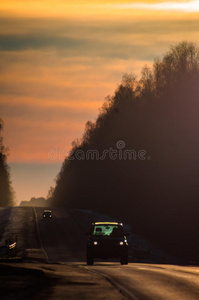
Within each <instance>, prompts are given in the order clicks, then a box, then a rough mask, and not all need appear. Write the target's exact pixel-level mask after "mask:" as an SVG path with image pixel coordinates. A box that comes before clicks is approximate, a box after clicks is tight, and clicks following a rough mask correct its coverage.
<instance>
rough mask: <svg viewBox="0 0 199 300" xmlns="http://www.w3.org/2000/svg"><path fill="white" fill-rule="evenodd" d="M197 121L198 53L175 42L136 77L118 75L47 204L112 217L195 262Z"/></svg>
mask: <svg viewBox="0 0 199 300" xmlns="http://www.w3.org/2000/svg"><path fill="white" fill-rule="evenodd" d="M198 115H199V49H198V47H197V46H196V45H195V44H194V43H188V42H181V43H179V44H177V45H176V46H171V47H170V49H169V51H168V52H167V53H166V54H164V56H163V58H162V59H155V60H154V63H153V66H152V67H151V68H148V67H147V66H144V68H143V69H142V72H141V76H140V78H137V77H136V76H134V75H133V74H125V75H124V76H123V78H122V81H121V83H120V84H119V85H118V86H117V88H116V90H115V93H114V95H112V96H108V97H107V98H106V99H105V102H104V104H103V106H102V107H101V109H100V111H99V115H98V117H97V119H96V121H94V122H92V121H88V122H87V123H86V126H85V131H84V134H83V136H82V138H81V139H80V140H75V141H74V142H73V143H72V147H71V152H70V155H69V156H68V157H67V158H66V159H65V161H64V162H63V165H62V168H61V170H60V173H59V174H58V176H57V178H56V187H55V189H54V191H53V193H52V204H53V205H55V206H66V207H74V208H83V209H92V210H95V211H98V212H103V213H107V214H110V215H112V216H115V217H118V219H123V221H125V222H127V223H130V224H131V225H132V230H133V231H134V232H135V233H138V234H142V235H143V236H145V237H146V238H149V239H151V240H153V241H155V242H157V243H159V244H160V245H161V246H163V247H164V248H165V249H167V250H168V251H170V252H171V253H175V254H177V255H179V256H182V257H186V258H188V259H196V258H197V257H198V253H199V245H198V243H197V240H198V231H199V222H198V215H199V184H198V183H199V167H198V165H199V121H198ZM105 150H106V152H104V151H105ZM88 151H91V152H90V153H92V155H93V156H92V157H90V158H89V157H86V155H85V154H88ZM92 151H93V152H92ZM96 151H97V152H96ZM110 151H112V154H114V159H113V157H110ZM125 151H126V152H125ZM96 153H98V154H99V155H98V157H97V158H96V157H95V156H94V155H96ZM104 153H106V156H105V157H104V156H103V154H104ZM124 153H126V156H124ZM139 154H141V158H140V157H139ZM100 158H101V159H100Z"/></svg>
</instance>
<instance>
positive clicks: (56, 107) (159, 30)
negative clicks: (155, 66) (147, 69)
mask: <svg viewBox="0 0 199 300" xmlns="http://www.w3.org/2000/svg"><path fill="white" fill-rule="evenodd" d="M183 40H184V41H185V40H186V41H192V42H194V43H196V44H197V45H199V0H195V1H150V0H148V1H141V0H136V1H125V2H121V1H119V0H118V1H116V0H109V1H103V0H101V1H97V0H92V1H91V0H90V1H67V0H58V1H48V0H38V1H32V0H24V1H20V0H18V1H9V0H4V1H2V0H0V52H1V53H0V54H1V56H0V57H1V58H0V69H1V72H0V117H1V118H2V119H3V120H4V123H5V127H4V131H3V136H4V144H5V145H6V146H8V147H9V149H10V155H9V157H8V163H9V165H10V167H11V176H12V182H13V187H14V189H15V192H16V199H17V203H19V202H20V201H22V200H29V199H30V197H32V196H35V197H39V196H44V197H45V196H46V195H47V192H48V189H49V188H50V186H51V185H54V182H53V179H54V178H55V176H56V174H57V173H58V171H59V169H60V166H61V163H62V161H63V159H64V156H65V155H66V154H67V152H68V151H69V150H70V147H71V143H72V141H73V140H74V139H76V138H80V137H81V135H82V133H83V131H84V125H85V123H86V121H88V120H95V118H96V117H97V115H98V111H99V108H100V107H101V105H102V103H103V101H104V99H105V97H106V96H107V95H108V94H112V93H113V92H114V90H115V88H116V86H117V84H118V83H119V82H120V80H121V78H122V75H123V74H124V73H126V72H127V73H135V74H137V75H138V76H139V74H140V71H141V68H142V67H143V66H144V65H146V64H147V65H148V66H151V65H152V62H153V60H154V58H156V57H161V55H162V54H163V53H165V52H166V51H167V50H168V49H169V46H170V45H175V44H176V43H178V42H180V41H183Z"/></svg>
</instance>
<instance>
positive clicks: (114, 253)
mask: <svg viewBox="0 0 199 300" xmlns="http://www.w3.org/2000/svg"><path fill="white" fill-rule="evenodd" d="M95 258H102V259H107V258H119V259H120V263H121V264H122V265H127V264H128V241H127V238H126V236H125V235H124V230H123V224H122V223H117V222H96V223H92V225H91V232H90V233H89V238H88V242H87V265H93V263H94V259H95Z"/></svg>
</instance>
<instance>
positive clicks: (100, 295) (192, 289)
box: [1, 208, 199, 300]
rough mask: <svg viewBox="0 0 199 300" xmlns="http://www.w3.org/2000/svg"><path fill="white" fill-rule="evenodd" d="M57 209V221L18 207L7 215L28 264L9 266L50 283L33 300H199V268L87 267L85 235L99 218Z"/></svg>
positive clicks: (102, 263)
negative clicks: (39, 275) (31, 272)
mask: <svg viewBox="0 0 199 300" xmlns="http://www.w3.org/2000/svg"><path fill="white" fill-rule="evenodd" d="M52 211H53V219H52V220H43V219H42V212H43V208H13V209H12V211H11V212H9V213H7V216H8V217H9V218H10V219H9V222H7V223H6V224H7V225H6V228H7V229H6V228H5V233H6V234H7V231H8V230H13V231H14V230H15V228H17V232H18V235H19V245H20V247H21V249H19V250H20V251H21V253H26V257H25V259H24V262H23V263H20V264H19V263H18V264H15V263H12V264H10V265H11V266H12V267H16V266H17V267H19V266H20V267H21V266H23V267H25V268H26V269H27V270H29V269H37V270H42V272H44V274H45V276H47V278H48V282H50V284H47V285H44V284H43V285H42V284H41V288H40V289H37V294H35V295H34V293H33V294H32V297H33V299H118V300H120V299H140V300H142V299H143V300H147V299H151V300H156V299H157V300H159V299H165V300H167V299H168V300H191V299H199V267H197V266H177V265H166V264H165V265H159V264H143V263H129V264H128V265H127V266H125V265H120V263H119V262H117V261H113V262H111V261H108V262H107V261H96V262H95V264H94V265H93V266H87V265H86V263H85V257H86V239H87V237H86V234H85V232H86V231H87V229H88V226H89V224H90V223H91V222H92V221H94V220H96V218H97V216H94V215H92V214H90V213H87V212H81V211H77V210H66V209H65V208H54V209H53V210H52ZM1 213H2V212H1ZM14 216H15V217H14ZM104 218H105V217H104ZM27 220H28V221H29V222H27ZM98 220H99V219H98ZM104 220H105V219H103V221H104ZM4 221H5V220H4ZM24 226H25V228H24ZM5 233H4V235H5ZM23 247H24V248H26V249H22V248H23ZM22 250H23V251H22ZM45 278H46V277H45ZM37 279H38V278H37ZM21 280H22V279H21ZM45 280H46V279H45ZM33 281H34V280H33ZM26 284H27V283H26ZM30 290H31V287H30ZM33 295H34V296H33ZM26 297H27V295H26V296H24V298H23V297H22V298H16V299H25V298H26ZM2 299H3V298H2ZM5 299H15V298H5ZM30 299H31V297H30ZM3 300H4V299H3Z"/></svg>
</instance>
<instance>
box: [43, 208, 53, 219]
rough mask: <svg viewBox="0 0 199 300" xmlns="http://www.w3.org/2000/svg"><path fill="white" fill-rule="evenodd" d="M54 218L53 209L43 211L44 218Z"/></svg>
mask: <svg viewBox="0 0 199 300" xmlns="http://www.w3.org/2000/svg"><path fill="white" fill-rule="evenodd" d="M46 219H52V211H51V210H44V212H43V220H46Z"/></svg>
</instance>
